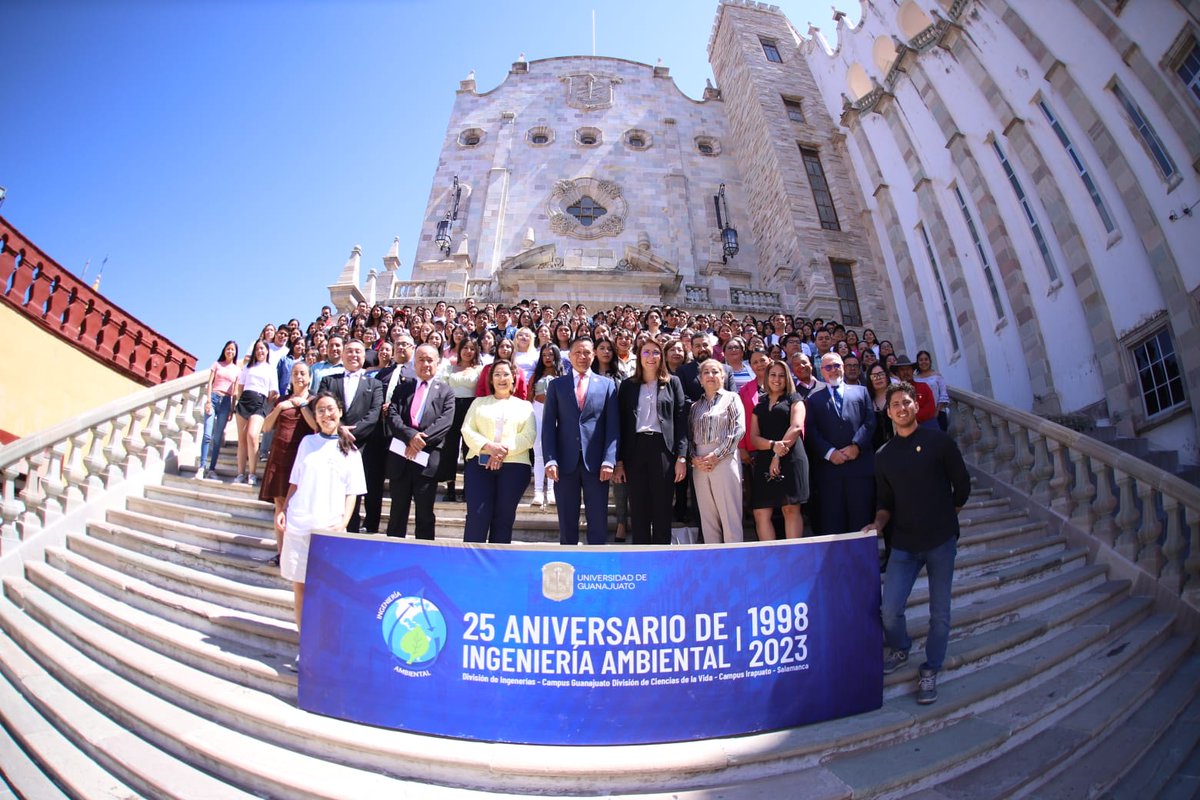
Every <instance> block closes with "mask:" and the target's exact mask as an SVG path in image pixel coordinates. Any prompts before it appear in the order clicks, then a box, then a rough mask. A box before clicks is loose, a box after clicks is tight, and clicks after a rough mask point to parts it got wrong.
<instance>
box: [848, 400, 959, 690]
mask: <svg viewBox="0 0 1200 800" xmlns="http://www.w3.org/2000/svg"><path fill="white" fill-rule="evenodd" d="M887 414H888V418H889V419H891V421H892V425H893V426H894V427H895V431H896V435H895V436H894V437H893V438H892V439H890V440H889V441H888V442H887V444H885V445H884V446H883V447H881V448H879V452H878V453H877V454H876V456H875V483H876V509H877V510H876V512H875V520H874V522H872V523H871V524H869V525H867V526H866V527H865V528H864V529H863V530H872V529H873V530H875V531H877V532H882V531H885V530H886V531H887V533H888V534H889V538H890V539H891V543H892V553H891V556H890V558H889V559H888V565H887V572H886V574H885V576H884V580H883V605H882V609H881V614H882V617H883V634H884V640H885V643H886V645H887V649H886V651H885V653H884V662H883V671H884V674H887V673H890V672H895V671H896V670H897V669H899V668H900V667H902V666H903V665H904V664H905V663H907V661H908V650H909V648H910V647H911V646H912V639H910V638H909V636H908V626H907V625H906V623H905V619H904V608H905V606H906V605H907V603H908V596H909V594H910V593H911V592H912V587H913V583H914V582H915V581H916V579H917V574H918V573H919V572H920V571H921V567H925V570H926V572H927V574H928V576H929V635H928V637H927V638H926V642H925V663H923V664H922V665H921V668H920V672H919V677H920V680H919V683H918V687H917V702H918V703H921V704H923V705H924V704H927V703H932V702H934V701H935V700H937V674H938V672H939V671H940V670H941V668H942V662H943V661H944V660H945V658H946V645H947V643H948V642H949V640H950V585H951V581H952V580H953V578H954V557H955V555H956V553H957V551H958V534H959V530H958V511H959V509H960V508H962V507H963V505H964V504H965V503H966V502H967V497H968V496H969V495H970V493H971V477H970V475H969V474H968V473H967V467H966V464H964V463H963V457H962V453H961V452H960V451H959V449H958V445H956V444H955V443H954V440H953V439H951V438H950V437H949V436H948V435H946V434H945V433H942V432H941V431H940V430H930V429H927V428H918V427H917V390H916V389H915V388H914V387H913V385H912V384H911V383H897V384H893V385H891V386H889V387H888V390H887Z"/></svg>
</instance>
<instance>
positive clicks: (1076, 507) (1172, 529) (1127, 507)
mask: <svg viewBox="0 0 1200 800" xmlns="http://www.w3.org/2000/svg"><path fill="white" fill-rule="evenodd" d="M950 397H951V400H952V401H953V404H954V408H953V413H952V416H951V419H952V421H953V423H952V430H951V433H953V434H954V437H955V439H956V440H957V441H958V443H959V446H960V447H961V448H962V451H963V456H964V457H965V458H966V460H967V462H968V463H973V464H975V465H976V466H977V467H979V468H980V469H981V470H983V471H985V472H988V473H991V474H992V475H993V476H995V477H996V478H997V479H999V480H1001V481H1004V482H1006V483H1007V484H1009V485H1010V486H1012V487H1014V488H1015V489H1017V490H1018V491H1020V492H1023V493H1024V494H1026V495H1028V496H1029V497H1031V498H1032V499H1033V500H1034V501H1035V502H1037V503H1039V504H1041V505H1043V506H1046V507H1047V508H1049V509H1050V510H1051V511H1052V512H1053V513H1055V514H1057V515H1058V516H1059V517H1061V518H1062V519H1063V520H1065V521H1067V522H1069V523H1071V524H1072V525H1074V526H1075V528H1076V529H1078V530H1080V531H1083V532H1086V533H1089V534H1090V535H1091V536H1093V537H1094V538H1096V539H1097V540H1098V541H1099V542H1100V543H1101V544H1103V545H1105V546H1106V547H1107V548H1109V549H1111V550H1112V551H1113V552H1115V553H1116V554H1117V555H1119V556H1120V557H1121V558H1123V559H1125V560H1126V561H1128V562H1129V563H1130V564H1131V565H1135V566H1136V567H1137V569H1138V570H1140V571H1141V572H1142V573H1143V574H1145V575H1146V577H1148V578H1149V579H1150V580H1152V581H1154V582H1156V583H1157V584H1158V585H1159V587H1161V589H1163V590H1164V591H1165V592H1167V593H1169V594H1170V595H1171V596H1174V597H1178V598H1180V599H1182V600H1183V601H1184V602H1185V603H1187V604H1188V605H1189V606H1191V607H1192V608H1193V609H1200V488H1197V487H1195V486H1193V485H1192V484H1190V483H1188V482H1186V481H1184V480H1181V479H1180V478H1177V477H1176V476H1174V475H1172V474H1171V473H1169V472H1166V471H1165V470H1162V469H1159V468H1158V467H1155V466H1154V465H1153V464H1150V463H1147V462H1146V461H1143V460H1142V459H1140V458H1137V457H1135V456H1132V455H1130V454H1128V453H1125V452H1123V451H1121V450H1118V449H1117V448H1115V447H1110V446H1109V445H1106V444H1104V443H1103V442H1100V441H1097V440H1096V439H1093V438H1092V437H1090V436H1088V435H1086V434H1084V433H1080V432H1078V431H1074V430H1071V429H1070V428H1065V427H1063V426H1061V425H1058V424H1056V423H1053V422H1050V421H1049V420H1047V419H1043V418H1042V417H1039V416H1036V415H1034V414H1030V413H1028V412H1025V411H1020V410H1018V409H1015V408H1011V407H1009V406H1006V405H1004V404H1002V403H998V402H996V401H995V400H991V399H989V398H987V397H984V396H982V395H978V394H974V393H973V392H969V391H966V390H963V389H957V388H954V389H951V390H950Z"/></svg>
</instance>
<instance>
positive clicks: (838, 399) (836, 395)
mask: <svg viewBox="0 0 1200 800" xmlns="http://www.w3.org/2000/svg"><path fill="white" fill-rule="evenodd" d="M833 404H834V405H835V406H837V412H838V416H839V417H840V416H842V387H841V386H837V387H834V390H833Z"/></svg>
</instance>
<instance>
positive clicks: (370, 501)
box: [346, 437, 388, 533]
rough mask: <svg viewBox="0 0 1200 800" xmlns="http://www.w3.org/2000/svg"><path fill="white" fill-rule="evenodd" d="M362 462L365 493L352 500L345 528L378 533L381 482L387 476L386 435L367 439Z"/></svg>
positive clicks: (381, 498)
mask: <svg viewBox="0 0 1200 800" xmlns="http://www.w3.org/2000/svg"><path fill="white" fill-rule="evenodd" d="M362 462H363V473H364V475H365V476H366V479H367V493H366V494H365V495H360V496H359V498H358V499H357V500H356V501H354V513H353V514H351V515H350V524H349V525H347V526H346V530H348V531H350V533H359V532H360V531H362V532H366V533H379V518H380V517H381V516H383V482H384V479H385V478H387V463H388V439H387V437H380V438H372V439H370V440H368V441H367V443H366V445H364V447H363V453H362ZM360 509H361V510H362V521H361V527H360V522H359V519H360V518H359V510H360Z"/></svg>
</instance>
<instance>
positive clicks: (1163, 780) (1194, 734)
mask: <svg viewBox="0 0 1200 800" xmlns="http://www.w3.org/2000/svg"><path fill="white" fill-rule="evenodd" d="M1196 658H1197V656H1196V655H1192V656H1191V659H1192V660H1193V661H1194V660H1195V659H1196ZM1193 680H1196V681H1197V683H1200V680H1198V679H1196V678H1193ZM1152 702H1153V701H1152ZM1161 733H1162V735H1161V737H1160V738H1159V739H1158V741H1156V742H1155V743H1154V745H1153V746H1152V747H1150V749H1149V750H1148V751H1147V752H1146V753H1145V754H1144V755H1143V756H1142V757H1141V758H1140V759H1138V761H1137V763H1136V764H1134V765H1133V767H1132V768H1131V769H1130V770H1129V771H1128V772H1126V773H1125V774H1124V775H1123V776H1122V777H1121V778H1120V780H1118V781H1117V782H1116V784H1115V785H1114V786H1113V787H1112V789H1111V791H1110V794H1111V796H1112V797H1114V798H1118V799H1123V798H1130V799H1131V800H1132V799H1133V798H1141V797H1188V798H1194V797H1200V697H1193V698H1192V699H1191V701H1190V702H1189V703H1188V704H1187V706H1186V707H1184V708H1183V710H1182V712H1181V713H1180V714H1179V716H1178V717H1177V718H1176V719H1175V720H1174V722H1172V723H1171V725H1170V727H1169V728H1167V730H1165V731H1162V732H1161Z"/></svg>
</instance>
